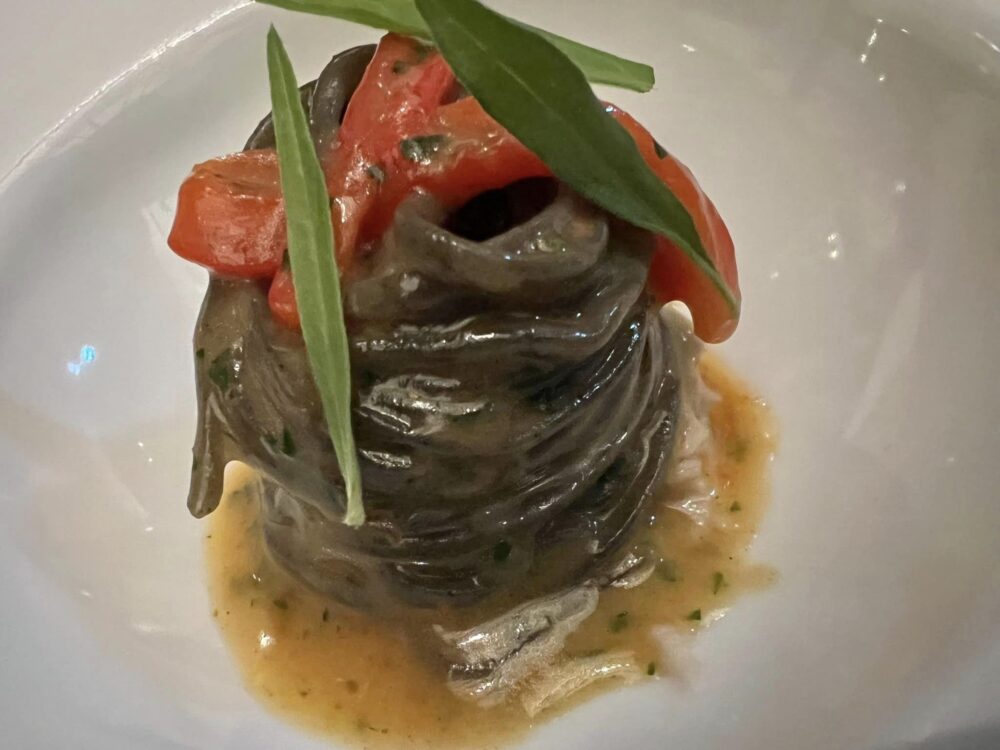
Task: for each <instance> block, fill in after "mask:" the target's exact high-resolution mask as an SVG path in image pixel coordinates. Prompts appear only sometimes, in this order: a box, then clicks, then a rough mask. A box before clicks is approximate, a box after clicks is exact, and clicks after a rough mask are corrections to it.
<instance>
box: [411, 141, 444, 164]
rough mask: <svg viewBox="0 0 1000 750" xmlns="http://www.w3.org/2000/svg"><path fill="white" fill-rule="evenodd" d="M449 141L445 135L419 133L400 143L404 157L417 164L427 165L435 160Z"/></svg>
mask: <svg viewBox="0 0 1000 750" xmlns="http://www.w3.org/2000/svg"><path fill="white" fill-rule="evenodd" d="M447 142H448V137H447V136H445V135H418V136H414V137H413V138H406V139H405V140H403V141H400V143H399V150H400V152H401V153H402V154H403V158H404V159H406V160H407V161H412V162H416V163H417V164H423V165H427V164H430V163H431V162H432V161H434V157H435V156H436V155H437V153H438V151H440V150H441V149H442V148H444V146H445V144H446V143H447Z"/></svg>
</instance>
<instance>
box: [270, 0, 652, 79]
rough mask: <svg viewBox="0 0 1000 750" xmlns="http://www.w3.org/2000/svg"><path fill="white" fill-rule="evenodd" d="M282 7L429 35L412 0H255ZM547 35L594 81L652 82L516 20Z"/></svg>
mask: <svg viewBox="0 0 1000 750" xmlns="http://www.w3.org/2000/svg"><path fill="white" fill-rule="evenodd" d="M257 2H260V3H264V4H265V5H274V6H276V7H278V8H285V9H286V10H294V11H299V12H302V13H313V14H315V15H321V16H330V17H331V18H340V19H342V20H344V21H351V22H352V23H359V24H362V25H364V26H371V27H374V28H376V29H385V30H386V31H394V32H396V33H397V34H407V35H409V36H417V37H423V38H425V39H429V38H430V30H429V29H428V28H427V24H426V23H425V22H424V19H423V18H422V17H421V15H420V13H419V12H418V11H417V7H416V5H415V3H414V0H257ZM518 25H520V26H524V28H527V29H531V30H533V31H535V32H536V33H538V34H541V35H542V36H544V37H545V38H546V39H548V40H549V41H550V42H551V43H552V44H554V45H555V46H556V47H558V48H559V49H560V50H562V52H563V54H565V55H566V56H567V57H569V58H570V59H571V60H572V61H573V62H574V63H575V64H576V65H577V66H578V67H579V68H580V70H582V71H583V73H584V75H586V76H587V78H588V79H589V80H590V81H593V82H594V83H605V84H608V85H609V86H619V87H621V88H626V89H632V90H633V91H642V92H645V91H649V90H650V89H651V88H653V85H654V84H655V82H656V79H655V76H654V74H653V69H652V68H651V67H650V66H649V65H645V64H644V63H640V62H636V61H634V60H629V59H627V58H624V57H619V56H618V55H613V54H611V53H610V52H604V51H602V50H599V49H595V48H593V47H588V46H587V45H585V44H581V43H579V42H575V41H573V40H572V39H566V38H565V37H561V36H559V35H558V34H551V33H549V32H547V31H543V30H542V29H537V28H535V27H533V26H528V25H527V24H520V23H518Z"/></svg>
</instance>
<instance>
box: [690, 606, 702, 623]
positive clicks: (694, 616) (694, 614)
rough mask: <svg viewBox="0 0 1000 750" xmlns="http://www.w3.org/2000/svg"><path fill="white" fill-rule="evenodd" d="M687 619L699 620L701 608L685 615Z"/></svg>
mask: <svg viewBox="0 0 1000 750" xmlns="http://www.w3.org/2000/svg"><path fill="white" fill-rule="evenodd" d="M687 619H689V620H695V621H698V620H701V610H700V609H696V610H695V611H694V612H692V613H691V614H689V615H688V616H687Z"/></svg>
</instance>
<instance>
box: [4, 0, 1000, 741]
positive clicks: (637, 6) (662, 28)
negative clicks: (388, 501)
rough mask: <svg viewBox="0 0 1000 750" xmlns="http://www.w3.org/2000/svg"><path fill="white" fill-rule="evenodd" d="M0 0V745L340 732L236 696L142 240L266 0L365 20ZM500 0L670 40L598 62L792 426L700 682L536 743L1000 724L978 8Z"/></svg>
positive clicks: (178, 314) (984, 19) (237, 92)
mask: <svg viewBox="0 0 1000 750" xmlns="http://www.w3.org/2000/svg"><path fill="white" fill-rule="evenodd" d="M0 5H2V6H3V9H4V11H5V13H6V14H7V17H8V18H13V20H12V22H11V23H10V24H9V25H8V26H7V31H8V34H7V36H8V37H11V39H10V41H9V43H8V42H5V45H4V49H3V50H0V63H2V64H3V69H4V71H5V74H4V78H5V86H8V85H9V86H10V91H9V93H8V94H7V95H5V96H3V97H0V107H2V108H3V110H2V111H3V122H4V131H5V134H6V135H5V139H4V143H3V147H2V151H0V157H2V162H0V172H7V171H8V170H10V171H9V172H8V173H7V175H6V177H5V178H4V179H3V181H2V183H0V238H2V243H0V354H2V356H0V570H2V571H3V575H2V576H0V602H2V604H0V608H2V614H0V745H3V746H4V747H10V748H19V749H21V748H45V749H46V750H48V749H50V748H80V749H83V750H92V749H93V750H96V749H98V748H100V750H117V749H118V748H122V749H125V748H128V749H129V750H134V748H145V749H147V750H158V749H160V748H164V749H165V748H214V749H217V748H234V749H235V748H239V749H240V750H251V749H254V748H261V749H263V748H275V747H281V748H296V749H298V748H312V747H317V748H318V747H325V746H328V745H327V743H326V742H325V741H322V740H316V739H313V738H310V737H308V736H305V735H303V734H301V733H300V732H299V731H298V730H296V729H294V728H292V727H290V726H288V725H286V724H284V723H282V722H281V721H279V720H277V719H275V718H273V717H272V716H270V715H269V714H268V713H266V712H265V711H264V710H263V709H262V708H261V707H260V706H259V705H258V704H257V703H256V702H255V701H254V700H253V699H252V698H251V697H249V695H248V694H247V693H246V692H245V691H244V689H243V687H242V684H241V681H240V678H239V676H238V675H237V673H236V670H235V667H234V665H233V663H232V662H231V660H230V658H229V656H228V655H227V653H226V651H225V648H224V646H223V643H222V641H221V639H220V637H219V635H218V633H217V632H216V628H215V625H214V623H213V621H212V618H211V615H210V608H209V604H208V599H207V594H206V591H205V575H204V570H203V561H202V551H201V536H202V534H201V531H200V527H199V525H198V523H197V522H195V521H194V520H193V519H191V518H190V517H189V516H188V514H187V511H186V509H185V507H184V499H185V493H186V484H187V475H188V470H189V468H190V453H189V448H190V443H191V439H192V435H193V430H194V416H195V411H194V409H195V400H194V384H193V375H192V363H191V353H190V338H191V331H192V327H193V324H194V318H195V315H196V313H197V310H198V306H199V303H200V299H201V295H202V293H203V289H204V285H205V275H204V273H203V272H201V271H199V270H198V269H196V268H194V267H193V266H190V265H187V264H185V263H183V262H182V261H180V260H179V259H177V258H176V257H174V256H173V255H172V254H171V253H170V252H169V251H168V250H167V248H166V245H165V241H164V239H165V235H166V232H167V230H168V228H169V225H170V222H171V218H172V213H173V209H174V201H175V195H176V188H177V185H178V184H179V182H180V180H181V179H182V177H183V176H184V175H185V173H186V172H187V170H188V168H189V166H190V165H191V164H193V163H195V162H197V161H200V160H204V159H206V158H208V157H211V156H214V155H216V154H221V153H225V152H227V151H231V150H234V149H236V148H238V147H239V145H240V144H241V143H242V140H243V138H244V136H245V134H246V132H247V131H248V129H249V127H250V126H251V125H252V124H253V123H254V122H256V120H257V119H258V117H259V116H260V114H261V113H262V112H264V111H266V109H267V88H266V69H265V58H264V33H265V31H266V29H267V25H268V23H270V22H272V21H274V22H275V23H277V24H278V25H279V27H280V29H281V31H282V33H283V35H284V37H285V40H286V42H287V44H288V47H289V49H290V50H291V51H292V55H293V57H294V60H295V63H296V66H297V68H298V70H299V71H300V72H302V73H303V74H304V73H306V72H309V71H316V70H319V68H320V66H321V64H322V63H323V62H324V61H325V59H326V58H327V57H328V56H329V54H330V53H331V51H333V50H337V49H341V48H343V47H346V46H348V45H352V44H356V43H360V42H363V41H370V40H373V39H374V38H375V34H374V32H371V31H369V30H365V29H360V28H357V27H352V26H349V25H345V24H341V23H338V22H335V21H330V20H318V19H315V18H310V17H304V16H297V15H293V14H289V13H284V12H281V11H271V10H267V9H262V8H256V7H241V8H236V9H227V8H225V7H221V6H219V7H215V4H213V3H211V2H200V3H196V2H191V1H190V0H188V1H186V2H179V3H169V4H165V3H162V2H152V0H149V1H144V2H133V3H125V4H123V3H117V2H111V0H105V1H103V2H94V3H86V4H83V3H80V4H77V3H73V4H68V3H65V2H55V1H54V0H44V1H41V0H40V1H39V2H36V3H17V4H15V3H12V2H3V3H0ZM496 5H497V6H500V7H502V8H503V9H505V10H507V11H509V12H510V13H512V14H513V15H516V16H518V17H521V18H523V19H525V20H529V21H531V22H533V23H536V24H538V25H540V26H545V27H549V28H553V29H558V30H559V31H560V32H561V33H563V34H566V35H568V36H572V37H576V38H579V39H583V40H588V41H592V42H594V43H598V44H600V45H601V46H605V47H608V48H611V49H614V50H616V51H619V52H622V53H627V54H629V55H631V56H633V57H637V58H640V59H643V60H646V61H648V62H651V63H653V64H655V66H656V68H657V71H658V77H659V85H658V88H657V91H656V93H655V94H653V95H649V96H645V97H642V96H639V95H632V94H623V93H621V92H602V93H604V94H605V95H607V96H609V97H612V98H614V99H615V100H617V101H618V102H620V103H621V104H622V105H623V106H626V107H627V108H629V109H631V110H632V111H634V112H635V113H637V114H638V115H639V116H640V118H641V119H643V120H644V121H645V122H647V123H648V124H649V125H650V127H651V129H652V130H653V131H654V132H655V133H657V134H658V136H659V137H660V139H661V140H662V141H663V142H664V143H666V144H669V147H670V149H671V150H672V151H673V152H675V153H677V154H678V155H680V156H681V158H683V159H684V160H685V161H686V162H687V163H688V164H689V165H691V167H692V168H693V170H694V171H695V172H696V173H697V174H698V176H699V179H700V180H701V182H702V184H703V185H705V186H706V188H707V189H708V191H709V192H710V193H711V194H712V196H713V197H714V199H715V200H716V202H717V204H718V205H719V207H720V209H721V211H722V213H723V215H724V216H725V217H726V218H727V221H728V222H729V226H730V228H731V230H732V233H733V235H734V236H735V238H736V241H737V246H738V250H739V257H740V261H741V270H742V276H743V279H744V295H745V299H746V307H745V319H744V322H743V324H742V325H741V327H740V330H739V332H738V334H737V336H736V337H735V338H734V339H733V340H732V341H731V342H730V343H728V344H726V345H725V347H724V348H723V349H722V352H723V353H724V356H725V357H726V358H727V359H728V360H729V361H730V362H731V363H732V364H733V365H734V366H735V367H736V368H737V369H738V370H739V371H740V372H741V373H743V374H744V375H745V376H746V378H747V379H749V381H750V382H751V383H752V384H753V385H754V387H755V388H756V389H757V390H758V391H759V392H760V393H762V394H764V395H765V396H766V397H767V399H768V400H769V402H770V403H771V404H772V406H773V409H774V412H775V414H776V416H777V419H778V422H779V425H780V434H781V438H780V450H779V452H778V455H777V458H776V460H775V461H774V464H773V484H774V493H773V504H772V507H771V510H770V513H769V515H768V517H767V518H766V520H765V523H764V526H763V529H762V533H761V534H760V537H759V539H758V542H757V544H756V546H755V549H754V554H755V557H756V559H758V560H761V561H764V562H767V563H770V564H772V565H774V566H775V567H776V568H777V569H778V571H779V572H780V579H779V581H778V583H777V584H776V585H775V586H774V587H773V588H771V589H770V590H768V591H766V592H764V593H762V594H759V595H754V596H749V597H746V598H744V599H742V600H740V601H739V602H738V603H737V605H736V606H735V607H734V608H733V610H732V611H731V612H730V613H729V615H728V616H727V617H726V618H724V619H723V620H721V621H720V622H718V623H716V624H715V625H713V626H712V627H711V628H710V629H708V631H707V632H705V633H704V634H703V635H702V636H701V637H700V638H699V639H697V642H696V646H695V648H694V654H693V657H694V659H695V661H696V668H695V669H694V670H693V672H692V674H691V675H690V678H689V679H688V680H687V681H686V682H685V683H683V684H680V683H675V682H673V681H671V680H662V681H658V682H657V683H656V684H648V685H645V686H644V687H642V688H635V689H629V690H618V691H615V692H611V693H608V694H606V695H604V696H603V697H601V698H599V699H598V700H595V701H592V702H589V703H587V704H585V705H584V706H582V707H580V708H579V709H576V710H574V711H573V712H571V713H569V714H567V715H565V716H563V717H561V718H559V719H557V720H556V721H554V722H551V723H549V724H546V725H545V726H543V727H542V728H541V729H539V730H538V731H536V732H535V733H533V734H532V735H531V736H530V737H529V738H528V739H527V741H526V742H525V744H524V747H525V748H554V747H559V748H583V749H586V748H606V747H608V746H609V745H611V744H612V743H614V745H615V746H620V747H629V748H635V749H636V750H652V749H653V748H663V747H674V748H723V747H725V748H734V747H735V748H745V749H747V750H756V749H758V748H759V749H761V750H763V749H765V748H767V749H768V750H773V749H775V748H777V749H781V750H784V749H785V748H794V749H795V750H803V749H805V748H810V749H811V748H815V749H817V750H823V749H826V748H829V749H830V750H844V749H845V748H878V749H879V750H883V749H888V748H902V747H912V746H917V747H933V748H973V747H997V746H1000V708H998V707H1000V576H998V573H997V571H998V570H1000V503H998V502H997V489H996V482H997V479H998V472H997V456H998V455H1000V430H998V424H1000V394H998V385H997V384H998V383H1000V336H998V334H997V331H998V330H1000V305H998V303H997V295H998V293H1000V46H998V45H1000V9H998V8H997V6H996V5H995V4H994V3H990V2H987V1H986V0H961V1H959V0H951V1H949V2H945V1H944V0H940V1H937V2H935V1H932V0H829V1H824V0H816V1H815V2H801V1H796V2H790V1H783V0H772V1H769V0H703V1H702V2H698V3H684V2H680V1H679V0H678V1H677V2H672V1H671V2H667V1H665V0H649V1H639V0H633V1H632V2H628V3H617V4H609V3H605V2H590V1H584V0H578V1H577V2H573V3H568V2H546V3H537V2H529V0H521V1H519V2H513V1H512V2H497V3H496ZM163 6H169V7H166V8H165V7H163ZM213 11H215V13H214V15H212V13H213ZM209 16H211V17H209ZM32 142H35V143H36V145H34V146H33V147H32V148H30V151H29V150H28V149H29V146H31V143H32ZM22 152H27V156H25V157H24V158H23V159H19V154H20V153H22Z"/></svg>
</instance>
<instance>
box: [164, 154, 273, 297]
mask: <svg viewBox="0 0 1000 750" xmlns="http://www.w3.org/2000/svg"><path fill="white" fill-rule="evenodd" d="M167 244H169V245H170V247H171V248H172V249H173V251H174V252H175V253H177V254H178V255H180V256H181V257H182V258H186V259H187V260H190V261H193V262H195V263H198V264H200V265H203V266H206V267H208V268H211V269H212V270H213V271H216V272H218V273H221V274H224V275H227V276H239V277H244V278H270V277H271V276H273V275H274V274H275V272H276V271H277V270H278V269H279V268H280V267H281V261H282V258H283V257H284V254H285V247H286V246H287V240H286V234H285V203H284V200H283V198H282V195H281V182H280V180H279V176H278V158H277V154H276V153H275V152H274V151H271V150H267V151H247V152H244V153H241V154H234V155H233V156H225V157H223V158H221V159H213V160H212V161H207V162H205V163H203V164H199V165H197V166H196V167H195V168H194V171H193V172H192V173H191V175H190V176H189V177H188V178H187V179H186V180H185V181H184V184H183V185H181V189H180V193H179V195H178V198H177V214H176V216H175V217H174V226H173V228H172V229H171V231H170V236H169V238H168V239H167Z"/></svg>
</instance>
